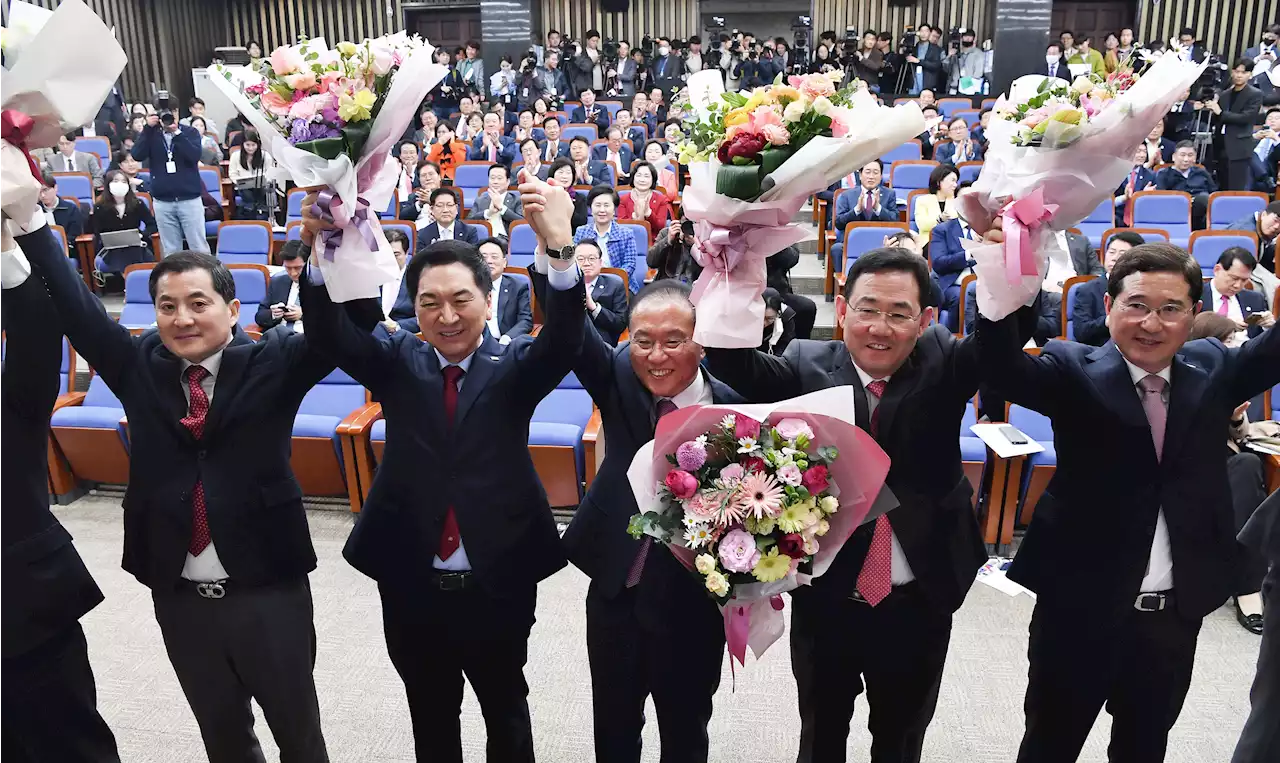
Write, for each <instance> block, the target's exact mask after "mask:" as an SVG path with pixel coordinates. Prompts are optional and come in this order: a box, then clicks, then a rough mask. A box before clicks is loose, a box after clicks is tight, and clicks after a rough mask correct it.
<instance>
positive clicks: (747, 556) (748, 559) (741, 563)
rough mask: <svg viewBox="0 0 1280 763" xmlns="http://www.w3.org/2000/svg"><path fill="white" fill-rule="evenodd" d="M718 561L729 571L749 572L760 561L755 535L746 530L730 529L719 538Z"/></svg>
mask: <svg viewBox="0 0 1280 763" xmlns="http://www.w3.org/2000/svg"><path fill="white" fill-rule="evenodd" d="M719 555H720V562H721V564H723V565H724V568H725V569H726V570H729V571H730V572H750V571H751V568H752V567H755V566H756V562H758V561H760V549H758V548H756V539H755V536H754V535H752V534H751V533H749V532H747V531H746V530H738V529H735V530H730V531H729V532H727V533H725V534H724V537H723V538H721V539H720V548H719Z"/></svg>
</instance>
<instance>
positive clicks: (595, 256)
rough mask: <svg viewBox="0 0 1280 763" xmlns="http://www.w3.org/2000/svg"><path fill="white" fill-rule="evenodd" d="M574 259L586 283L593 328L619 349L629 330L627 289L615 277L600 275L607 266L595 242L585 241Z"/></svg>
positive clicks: (577, 250) (588, 308) (588, 310)
mask: <svg viewBox="0 0 1280 763" xmlns="http://www.w3.org/2000/svg"><path fill="white" fill-rule="evenodd" d="M574 255H575V256H576V257H577V260H578V267H580V268H582V279H583V281H585V283H586V291H587V304H586V307H587V314H588V315H590V316H591V325H592V326H595V329H596V333H598V334H600V337H601V338H602V339H604V341H606V342H608V343H609V344H611V345H616V344H618V337H619V336H621V334H622V332H623V331H624V330H626V328H627V285H626V284H624V283H623V282H622V279H620V278H618V277H617V276H615V275H613V274H610V273H602V272H600V270H601V268H602V267H603V266H604V263H603V261H602V259H601V255H600V246H599V245H598V244H597V243H596V242H595V241H592V240H591V239H583V240H582V242H581V243H579V244H578V246H577V248H576V249H575V250H574Z"/></svg>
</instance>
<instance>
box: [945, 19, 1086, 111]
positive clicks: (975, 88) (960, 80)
mask: <svg viewBox="0 0 1280 763" xmlns="http://www.w3.org/2000/svg"><path fill="white" fill-rule="evenodd" d="M976 40H977V37H976V33H975V32H974V31H973V30H972V29H961V30H960V42H959V44H958V45H957V44H956V42H955V41H952V43H951V53H950V54H949V55H948V56H947V58H946V60H944V61H943V62H942V68H943V69H944V70H945V71H946V72H947V93H948V94H950V95H977V94H979V93H981V92H982V78H983V75H984V74H985V73H986V69H987V59H986V56H985V55H984V54H983V52H982V50H981V49H979V48H978V46H977V45H976V44H975V43H976ZM1094 52H1095V53H1096V52H1097V51H1094Z"/></svg>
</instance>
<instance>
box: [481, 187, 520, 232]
mask: <svg viewBox="0 0 1280 763" xmlns="http://www.w3.org/2000/svg"><path fill="white" fill-rule="evenodd" d="M489 199H490V197H489V192H488V191H482V192H480V193H479V194H478V195H477V196H476V201H475V203H474V204H472V205H471V211H470V212H468V213H467V219H468V220H484V219H487V218H485V216H484V213H485V210H487V209H489V204H490V201H489ZM523 217H524V205H523V204H522V203H521V202H520V194H518V193H516V192H515V191H507V193H506V198H505V199H503V209H502V224H503V225H505V226H507V227H508V228H510V227H511V223H513V222H515V221H516V220H519V219H521V218H523Z"/></svg>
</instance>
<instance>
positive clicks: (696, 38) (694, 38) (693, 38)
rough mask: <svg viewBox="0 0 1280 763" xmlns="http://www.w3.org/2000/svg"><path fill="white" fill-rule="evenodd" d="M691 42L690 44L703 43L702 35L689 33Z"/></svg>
mask: <svg viewBox="0 0 1280 763" xmlns="http://www.w3.org/2000/svg"><path fill="white" fill-rule="evenodd" d="M689 44H690V45H701V44H702V38H701V37H699V36H698V35H696V34H691V35H689Z"/></svg>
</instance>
